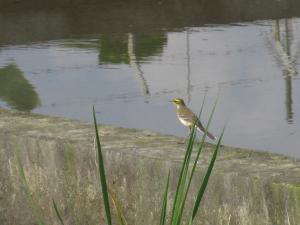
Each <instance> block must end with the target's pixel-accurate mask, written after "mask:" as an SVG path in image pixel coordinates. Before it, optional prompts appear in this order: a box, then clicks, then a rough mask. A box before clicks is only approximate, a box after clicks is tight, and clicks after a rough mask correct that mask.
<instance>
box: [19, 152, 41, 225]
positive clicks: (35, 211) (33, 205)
mask: <svg viewBox="0 0 300 225" xmlns="http://www.w3.org/2000/svg"><path fill="white" fill-rule="evenodd" d="M16 154H17V160H18V168H19V173H20V175H21V178H22V182H23V186H24V191H25V194H26V197H27V199H28V201H29V202H30V205H31V208H32V212H33V215H34V218H35V221H36V223H37V224H38V225H45V222H44V221H45V220H44V218H43V217H42V215H41V213H40V212H39V209H38V205H37V203H36V202H35V200H34V198H33V196H32V194H31V193H30V189H29V186H28V183H27V179H26V176H25V172H24V168H23V164H22V161H21V158H20V155H19V152H17V153H16Z"/></svg>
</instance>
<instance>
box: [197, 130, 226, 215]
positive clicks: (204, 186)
mask: <svg viewBox="0 0 300 225" xmlns="http://www.w3.org/2000/svg"><path fill="white" fill-rule="evenodd" d="M224 131H225V127H224V128H223V130H222V133H221V136H220V138H219V140H218V144H217V146H216V148H215V151H214V154H213V156H212V158H211V161H210V164H209V166H208V168H207V171H206V174H205V176H204V179H203V181H202V184H201V187H200V189H199V192H198V194H197V198H196V201H195V204H194V207H193V213H192V220H194V218H195V216H196V213H197V211H198V209H199V206H200V202H201V200H202V197H203V194H204V191H205V189H206V187H207V184H208V180H209V177H210V174H211V171H212V169H213V167H214V163H215V161H216V158H217V154H218V151H219V149H220V146H221V141H222V138H223V135H224Z"/></svg>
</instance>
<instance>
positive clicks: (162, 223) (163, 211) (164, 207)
mask: <svg viewBox="0 0 300 225" xmlns="http://www.w3.org/2000/svg"><path fill="white" fill-rule="evenodd" d="M169 181H170V171H169V174H168V179H167V185H166V189H165V192H164V196H163V202H162V206H161V210H160V225H165V223H166V212H167V204H168V190H169Z"/></svg>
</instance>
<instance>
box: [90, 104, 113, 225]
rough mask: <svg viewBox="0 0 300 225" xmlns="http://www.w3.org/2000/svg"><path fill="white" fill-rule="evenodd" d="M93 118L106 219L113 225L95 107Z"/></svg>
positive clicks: (109, 224)
mask: <svg viewBox="0 0 300 225" xmlns="http://www.w3.org/2000/svg"><path fill="white" fill-rule="evenodd" d="M93 118H94V126H95V132H96V142H97V149H98V167H99V175H100V182H101V188H102V196H103V201H104V206H105V213H106V219H107V223H108V225H112V222H111V213H110V207H109V199H108V191H107V185H106V177H105V169H104V163H103V157H102V151H101V144H100V138H99V133H98V126H97V120H96V113H95V107H94V106H93Z"/></svg>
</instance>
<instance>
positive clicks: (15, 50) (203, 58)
mask: <svg viewBox="0 0 300 225" xmlns="http://www.w3.org/2000/svg"><path fill="white" fill-rule="evenodd" d="M131 6H132V5H131ZM172 6H173V5H172ZM155 7H157V6H155ZM174 7H175V6H174ZM178 7H179V8H180V7H181V6H178ZM239 7H241V6H239ZM175 8H176V7H175ZM258 8H259V7H258ZM109 9H110V10H111V11H109V10H103V9H102V11H101V13H97V12H98V11H97V10H100V9H90V8H88V9H86V8H85V9H82V10H80V9H75V10H70V11H67V12H62V11H55V10H54V11H50V12H45V11H25V12H24V11H21V12H20V11H12V12H5V13H0V18H1V19H0V21H1V22H0V107H5V108H15V109H18V110H22V111H32V112H35V113H41V114H45V115H55V116H63V117H68V118H75V119H79V120H83V121H91V120H92V114H91V107H92V105H95V107H96V111H97V117H98V120H99V121H100V122H101V123H106V124H113V125H117V126H123V127H132V128H139V129H149V130H153V131H158V132H161V133H163V134H173V135H177V136H181V137H184V136H185V135H186V134H187V129H186V128H185V127H183V126H182V125H181V124H180V123H179V122H178V120H177V118H176V115H175V107H174V105H172V104H171V103H170V102H169V101H170V100H171V99H172V98H174V97H181V98H183V99H184V100H185V101H186V103H187V105H189V106H190V107H191V108H192V109H193V110H194V111H195V112H198V111H199V110H200V107H201V104H202V100H203V98H204V96H205V95H206V101H205V108H204V114H203V115H202V117H201V120H202V121H203V123H204V124H206V122H207V120H208V115H209V113H210V111H211V109H212V106H213V104H214V101H215V99H216V98H217V95H218V93H219V95H220V97H219V101H218V105H217V109H216V113H215V116H214V119H213V123H212V125H211V128H210V130H211V132H212V133H214V134H215V135H219V134H220V131H221V129H222V128H223V126H224V125H225V124H227V128H226V133H225V137H224V144H226V145H231V146H238V147H246V148H252V149H258V150H266V151H271V152H275V153H281V154H285V155H291V156H295V157H298V158H299V157H300V149H299V144H300V141H299V137H300V123H299V118H300V113H299V111H300V106H299V100H300V93H299V92H300V81H299V74H298V72H299V67H300V59H299V55H300V18H297V17H293V18H288V19H284V18H283V19H267V18H268V17H270V18H274V17H281V16H286V17H290V16H294V14H293V13H294V12H293V11H292V9H290V10H288V11H287V12H289V13H290V14H287V15H286V14H283V15H282V14H281V11H279V12H278V13H277V11H276V10H275V9H274V10H273V11H272V10H270V15H268V14H267V13H265V14H263V13H260V11H259V9H257V10H256V11H254V12H256V14H255V13H252V14H251V13H249V14H247V13H244V14H243V15H244V16H242V17H241V16H239V15H238V13H237V14H232V15H231V14H230V15H231V16H228V10H229V8H228V9H227V11H226V9H223V10H224V12H223V11H222V12H220V15H214V14H209V12H207V15H210V17H209V16H207V17H205V16H202V17H201V18H200V17H197V15H198V13H199V12H198V11H197V10H195V9H193V7H191V8H185V9H184V10H182V11H180V12H181V14H179V18H178V17H174V11H172V10H174V9H173V8H171V9H172V10H171V11H169V12H168V13H167V14H162V12H161V11H160V10H162V9H161V8H158V9H159V10H158V11H157V18H156V17H155V14H151V13H149V12H148V11H147V10H150V9H147V7H140V8H139V7H137V8H132V7H128V8H125V7H124V8H118V7H115V6H113V7H111V8H109ZM156 9H157V8H154V9H153V8H151V10H152V11H151V12H153V10H154V11H155V10H156ZM237 9H239V10H238V12H248V11H247V10H246V11H245V9H243V8H238V7H237ZM210 10H212V9H210ZM243 10H244V11H243ZM204 11H205V10H204ZM109 12H113V13H109ZM133 12H134V13H133ZM147 12H148V13H147ZM210 12H212V11H210ZM287 12H285V13H287ZM276 13H277V14H276ZM224 15H227V16H226V17H225V16H224ZM164 16H165V17H164ZM243 17H245V18H243ZM122 18H124V19H123V20H120V19H122ZM141 18H142V19H141ZM172 18H174V19H173V20H174V21H173V20H172ZM245 19H246V20H253V21H252V22H251V21H250V22H249V21H247V22H243V21H244V20H245ZM212 23H213V24H212Z"/></svg>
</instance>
